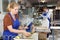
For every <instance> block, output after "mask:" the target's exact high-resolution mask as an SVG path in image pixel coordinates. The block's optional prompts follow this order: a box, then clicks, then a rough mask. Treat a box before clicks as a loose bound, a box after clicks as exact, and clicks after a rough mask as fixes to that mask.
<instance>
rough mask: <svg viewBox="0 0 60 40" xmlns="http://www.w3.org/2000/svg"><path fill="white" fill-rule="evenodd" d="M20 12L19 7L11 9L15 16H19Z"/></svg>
mask: <svg viewBox="0 0 60 40" xmlns="http://www.w3.org/2000/svg"><path fill="white" fill-rule="evenodd" d="M18 10H19V7H14V8H13V9H11V12H12V13H13V14H17V13H18Z"/></svg>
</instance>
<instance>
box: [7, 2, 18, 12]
mask: <svg viewBox="0 0 60 40" xmlns="http://www.w3.org/2000/svg"><path fill="white" fill-rule="evenodd" d="M14 7H19V5H18V3H16V2H11V3H10V4H8V7H7V11H8V12H10V11H11V9H13V8H14Z"/></svg>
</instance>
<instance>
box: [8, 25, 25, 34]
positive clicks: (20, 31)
mask: <svg viewBox="0 0 60 40" xmlns="http://www.w3.org/2000/svg"><path fill="white" fill-rule="evenodd" d="M7 28H8V30H9V31H10V32H14V33H23V32H24V30H18V29H13V28H12V25H9V26H7Z"/></svg>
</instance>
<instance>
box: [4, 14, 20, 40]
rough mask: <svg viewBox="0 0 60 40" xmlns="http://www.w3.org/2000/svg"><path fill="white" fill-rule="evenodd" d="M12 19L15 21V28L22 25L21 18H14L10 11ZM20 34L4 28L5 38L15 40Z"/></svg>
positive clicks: (5, 39)
mask: <svg viewBox="0 0 60 40" xmlns="http://www.w3.org/2000/svg"><path fill="white" fill-rule="evenodd" d="M9 15H10V17H11V19H12V22H13V25H12V27H13V29H18V28H19V26H20V22H19V20H18V19H17V18H16V20H13V18H12V16H11V14H10V13H9ZM17 35H18V34H17V33H13V32H10V31H9V30H4V32H3V40H13V38H14V37H16V36H17Z"/></svg>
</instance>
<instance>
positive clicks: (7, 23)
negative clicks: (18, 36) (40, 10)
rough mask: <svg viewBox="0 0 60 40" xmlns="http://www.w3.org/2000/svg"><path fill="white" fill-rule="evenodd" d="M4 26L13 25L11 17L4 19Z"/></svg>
mask: <svg viewBox="0 0 60 40" xmlns="http://www.w3.org/2000/svg"><path fill="white" fill-rule="evenodd" d="M4 25H5V26H6V27H7V26H9V25H12V20H11V18H10V17H9V16H5V18H4Z"/></svg>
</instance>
